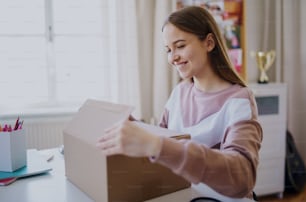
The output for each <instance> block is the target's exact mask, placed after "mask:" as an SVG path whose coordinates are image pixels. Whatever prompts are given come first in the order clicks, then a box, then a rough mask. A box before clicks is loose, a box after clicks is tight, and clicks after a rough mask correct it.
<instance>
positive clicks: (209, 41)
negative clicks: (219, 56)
mask: <svg viewBox="0 0 306 202" xmlns="http://www.w3.org/2000/svg"><path fill="white" fill-rule="evenodd" d="M205 41H206V46H207V50H208V52H210V51H212V50H213V49H214V48H215V45H216V44H215V38H214V35H213V34H212V33H209V34H207V36H206V39H205Z"/></svg>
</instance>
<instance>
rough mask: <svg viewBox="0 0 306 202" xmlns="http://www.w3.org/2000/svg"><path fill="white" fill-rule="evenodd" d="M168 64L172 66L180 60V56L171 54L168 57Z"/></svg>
mask: <svg viewBox="0 0 306 202" xmlns="http://www.w3.org/2000/svg"><path fill="white" fill-rule="evenodd" d="M169 59H170V61H169V62H170V63H171V64H174V63H175V62H177V61H178V60H179V59H180V56H179V55H177V54H174V53H173V54H171V56H170V58H169Z"/></svg>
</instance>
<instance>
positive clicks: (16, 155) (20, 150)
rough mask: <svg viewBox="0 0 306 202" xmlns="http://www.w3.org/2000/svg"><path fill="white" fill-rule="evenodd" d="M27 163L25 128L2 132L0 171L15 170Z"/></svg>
mask: <svg viewBox="0 0 306 202" xmlns="http://www.w3.org/2000/svg"><path fill="white" fill-rule="evenodd" d="M26 164H27V150H26V136H25V131H24V129H18V130H14V131H12V132H0V171H3V172H13V171H15V170H17V169H19V168H22V167H24V166H26Z"/></svg>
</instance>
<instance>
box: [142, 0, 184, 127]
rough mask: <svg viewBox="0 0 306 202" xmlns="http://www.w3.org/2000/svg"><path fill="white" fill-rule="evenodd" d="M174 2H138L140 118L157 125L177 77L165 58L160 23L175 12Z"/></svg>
mask: <svg viewBox="0 0 306 202" xmlns="http://www.w3.org/2000/svg"><path fill="white" fill-rule="evenodd" d="M175 2H176V1H175V0H166V1H165V0H151V1H145V0H138V1H137V5H138V7H137V10H138V12H137V14H138V26H139V27H138V34H139V50H140V52H139V59H140V60H139V62H140V69H139V72H140V82H141V85H140V88H141V109H142V117H141V118H143V119H144V120H145V121H147V122H151V123H152V122H156V121H157V120H158V119H159V118H160V116H161V113H162V111H163V109H164V105H165V103H166V101H167V99H168V97H169V95H170V92H171V90H172V88H173V86H174V85H175V84H176V83H177V81H178V76H177V73H176V72H175V70H173V69H172V68H171V67H170V66H169V64H168V62H167V58H166V52H165V49H164V45H163V41H162V32H161V28H162V24H163V22H164V20H165V18H166V17H167V16H168V15H169V14H170V13H171V12H172V11H173V10H174V9H175Z"/></svg>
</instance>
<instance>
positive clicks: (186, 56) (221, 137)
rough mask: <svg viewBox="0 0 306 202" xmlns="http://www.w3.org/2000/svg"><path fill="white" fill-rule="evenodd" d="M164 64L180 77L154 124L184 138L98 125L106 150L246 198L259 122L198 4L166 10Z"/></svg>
mask: <svg viewBox="0 0 306 202" xmlns="http://www.w3.org/2000/svg"><path fill="white" fill-rule="evenodd" d="M162 32H163V36H164V43H165V47H166V50H167V54H168V61H169V63H170V64H171V65H172V66H173V67H174V68H176V70H177V71H178V72H179V74H180V76H181V78H182V80H183V81H182V82H180V83H179V84H178V85H177V86H176V87H175V88H174V89H173V91H172V94H171V96H170V98H169V100H168V102H167V104H166V106H165V110H164V113H163V116H162V119H161V122H160V126H161V127H165V128H168V129H171V130H175V131H179V132H180V133H188V134H190V135H191V140H185V141H176V140H173V139H170V138H165V137H159V136H157V135H155V134H151V133H150V132H149V131H146V130H145V129H142V128H140V127H138V126H137V125H136V124H134V123H133V122H132V121H129V120H127V121H125V122H123V123H120V124H117V125H115V126H114V127H112V128H110V129H109V130H107V131H106V132H105V134H104V135H103V136H102V137H101V139H100V140H99V142H98V144H97V146H98V147H99V148H100V149H101V150H102V151H103V152H104V153H105V154H106V155H112V154H119V153H120V154H125V155H129V156H135V157H139V156H146V157H151V160H152V161H154V162H156V163H160V164H162V165H164V166H166V167H168V168H170V169H172V170H173V171H174V172H175V173H177V174H178V175H181V176H183V177H184V178H185V179H187V180H189V181H190V182H192V183H195V184H197V183H204V184H206V185H208V186H209V187H211V188H212V189H214V190H215V191H216V192H218V193H220V194H222V195H225V196H228V197H233V198H244V197H247V198H252V190H253V188H254V184H255V181H256V169H257V165H258V151H259V149H260V144H261V141H262V129H261V126H260V124H259V123H258V122H257V107H256V102H255V99H254V96H253V94H252V92H251V91H250V90H249V89H248V88H247V87H246V85H245V83H244V82H243V81H242V80H241V79H240V78H239V76H237V74H236V73H235V72H234V70H233V67H232V64H231V62H230V59H229V56H228V55H227V49H226V47H225V44H224V42H223V39H222V35H221V34H220V32H219V30H218V26H217V24H216V22H215V21H214V19H213V17H212V16H211V15H210V14H209V12H208V11H206V10H205V9H203V8H200V7H187V8H183V9H181V10H178V11H176V12H174V13H172V14H171V15H170V16H169V17H168V18H167V20H166V22H165V24H164V26H163V28H162Z"/></svg>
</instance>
